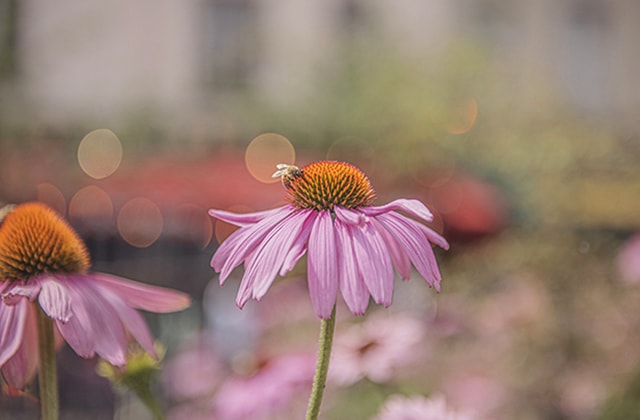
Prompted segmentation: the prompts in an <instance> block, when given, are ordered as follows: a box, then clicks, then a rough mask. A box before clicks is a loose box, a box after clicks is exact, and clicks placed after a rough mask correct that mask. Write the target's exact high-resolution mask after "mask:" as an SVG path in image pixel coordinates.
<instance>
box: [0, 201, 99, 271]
mask: <svg viewBox="0 0 640 420" xmlns="http://www.w3.org/2000/svg"><path fill="white" fill-rule="evenodd" d="M0 223H1V224H0V280H28V279H29V278H31V277H34V276H37V275H40V274H43V273H60V274H72V273H84V272H86V271H87V270H88V269H89V265H90V263H89V252H88V251H87V248H86V247H85V245H84V243H83V242H82V240H81V239H80V238H79V237H78V235H77V234H76V233H75V232H74V231H73V229H72V228H71V227H70V226H69V225H68V224H67V223H66V222H65V221H64V220H62V219H61V218H60V217H59V216H58V214H57V213H55V212H54V211H53V210H51V209H50V208H49V207H47V206H45V205H44V204H41V203H26V204H22V205H20V206H17V207H16V208H15V209H14V210H13V211H12V212H11V213H9V214H8V215H7V216H6V217H5V218H4V220H2V221H1V222H0Z"/></svg>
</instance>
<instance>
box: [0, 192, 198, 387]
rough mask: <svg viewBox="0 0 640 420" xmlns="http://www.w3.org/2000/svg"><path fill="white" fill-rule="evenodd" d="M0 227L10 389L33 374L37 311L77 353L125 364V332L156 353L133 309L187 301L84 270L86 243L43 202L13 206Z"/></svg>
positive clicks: (2, 329) (2, 344) (4, 354)
mask: <svg viewBox="0 0 640 420" xmlns="http://www.w3.org/2000/svg"><path fill="white" fill-rule="evenodd" d="M0 223H1V225H0V279H1V281H0V295H1V296H2V302H0V367H1V370H2V375H3V376H4V379H5V380H6V381H7V383H8V384H9V385H11V386H13V387H16V388H22V387H23V386H24V385H25V384H26V383H27V382H28V381H29V380H30V378H31V377H32V376H33V374H34V373H35V371H36V369H37V365H38V335H37V333H36V320H37V319H38V317H39V315H38V314H39V312H38V311H44V314H45V315H46V317H48V318H50V319H51V320H53V321H54V323H55V327H56V328H55V334H57V335H59V336H62V338H64V340H66V342H67V343H68V344H69V345H70V346H71V348H72V349H73V350H74V351H75V352H76V353H77V354H78V355H80V356H82V357H85V358H89V357H93V356H94V355H96V354H97V355H99V356H100V357H102V358H103V359H105V360H106V361H108V362H109V363H111V364H113V365H116V366H123V365H124V364H125V362H126V354H127V344H128V335H129V334H130V335H131V336H133V337H134V338H135V339H136V340H137V341H138V342H139V343H140V344H141V345H142V347H143V348H144V349H145V350H146V351H148V352H149V353H151V354H154V355H155V350H154V347H153V340H152V337H151V334H150V333H149V330H148V328H147V325H146V323H145V322H144V320H143V318H142V316H141V315H140V314H139V313H138V312H136V311H135V310H134V308H138V309H145V310H148V311H153V312H171V311H177V310H181V309H184V308H186V307H187V306H188V305H189V303H190V299H189V297H188V296H187V295H185V294H183V293H180V292H176V291H173V290H169V289H164V288H160V287H154V286H148V285H143V284H140V283H136V282H133V281H130V280H125V279H122V278H118V277H115V276H111V275H107V274H102V273H90V272H88V269H89V253H88V252H87V249H86V247H85V245H84V243H83V242H82V241H81V240H80V238H79V237H78V236H77V234H76V233H75V232H74V231H73V230H72V229H71V227H69V225H68V224H67V223H66V222H64V221H63V220H62V219H61V218H60V217H59V216H58V215H57V214H56V213H55V212H54V211H53V210H51V209H49V208H48V207H46V206H45V205H43V204H40V203H27V204H23V205H20V206H17V207H15V209H13V211H11V212H10V213H9V214H8V215H7V216H6V218H4V220H2V221H1V222H0ZM36 302H37V304H36Z"/></svg>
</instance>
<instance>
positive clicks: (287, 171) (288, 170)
mask: <svg viewBox="0 0 640 420" xmlns="http://www.w3.org/2000/svg"><path fill="white" fill-rule="evenodd" d="M276 168H278V170H277V171H275V172H274V173H273V175H271V177H272V178H282V185H284V186H285V187H286V188H289V186H290V185H291V183H292V182H293V181H294V180H295V179H296V178H298V177H301V176H302V170H301V169H300V168H298V167H297V166H295V165H287V164H286V163H278V164H277V165H276Z"/></svg>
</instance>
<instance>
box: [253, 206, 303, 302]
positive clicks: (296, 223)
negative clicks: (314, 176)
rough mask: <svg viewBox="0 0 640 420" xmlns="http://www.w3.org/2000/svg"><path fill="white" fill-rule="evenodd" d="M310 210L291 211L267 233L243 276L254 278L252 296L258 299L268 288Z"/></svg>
mask: <svg viewBox="0 0 640 420" xmlns="http://www.w3.org/2000/svg"><path fill="white" fill-rule="evenodd" d="M309 215H310V212H304V213H292V214H291V216H290V217H288V218H287V219H285V220H283V222H282V223H280V224H279V225H278V226H275V227H274V229H273V230H272V231H271V232H270V233H269V235H267V237H266V238H265V239H264V241H263V242H262V244H260V247H259V248H258V249H257V250H256V255H255V256H254V258H252V260H251V264H249V265H248V266H247V270H246V271H245V274H244V275H245V277H253V278H255V283H254V286H253V298H254V299H257V300H260V299H261V298H262V297H263V296H264V295H265V294H266V293H267V290H269V286H271V283H273V280H274V279H275V277H276V275H277V274H278V271H280V268H281V267H282V264H283V263H284V260H285V257H286V256H287V252H288V251H289V250H290V249H291V246H292V245H293V243H294V241H295V240H296V238H297V236H298V235H299V234H300V232H301V231H302V229H303V228H304V227H305V225H307V219H309Z"/></svg>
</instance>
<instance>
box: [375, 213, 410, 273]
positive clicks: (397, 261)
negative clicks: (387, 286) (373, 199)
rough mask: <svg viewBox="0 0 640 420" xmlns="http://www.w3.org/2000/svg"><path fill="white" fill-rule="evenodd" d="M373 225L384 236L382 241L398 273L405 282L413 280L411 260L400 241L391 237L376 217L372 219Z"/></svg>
mask: <svg viewBox="0 0 640 420" xmlns="http://www.w3.org/2000/svg"><path fill="white" fill-rule="evenodd" d="M371 223H372V224H373V225H374V226H375V227H376V230H377V231H378V232H379V233H380V235H381V236H382V239H383V240H384V241H385V243H386V244H387V249H388V250H389V254H390V255H391V261H392V262H393V266H394V267H395V269H396V271H397V272H398V274H400V276H401V277H402V279H403V280H409V279H410V278H411V260H410V259H409V257H408V256H407V253H406V252H404V250H403V249H402V247H401V246H400V244H398V241H397V240H396V239H395V238H394V237H393V235H391V234H390V233H389V232H388V231H387V229H385V228H384V227H383V226H382V225H381V224H380V222H378V221H377V220H376V218H375V217H372V218H371Z"/></svg>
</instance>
